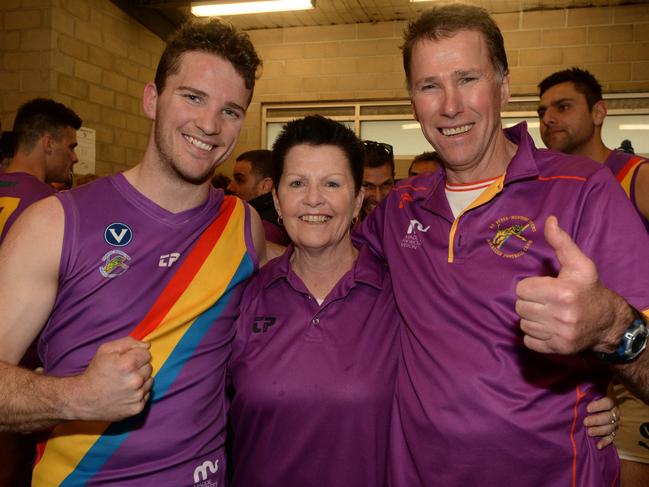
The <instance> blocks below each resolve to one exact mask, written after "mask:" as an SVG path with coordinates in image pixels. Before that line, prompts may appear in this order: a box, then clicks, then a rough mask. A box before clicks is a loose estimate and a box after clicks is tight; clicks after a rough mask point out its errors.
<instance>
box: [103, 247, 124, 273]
mask: <svg viewBox="0 0 649 487" xmlns="http://www.w3.org/2000/svg"><path fill="white" fill-rule="evenodd" d="M101 260H102V262H103V264H102V265H100V266H99V272H100V273H101V275H102V276H104V277H108V278H113V277H117V276H119V275H121V274H124V273H125V272H126V271H127V270H128V261H129V260H131V257H130V256H129V255H128V254H127V253H126V252H122V251H121V250H110V251H108V252H106V254H105V255H104V256H103V257H102V258H101Z"/></svg>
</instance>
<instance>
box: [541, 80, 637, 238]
mask: <svg viewBox="0 0 649 487" xmlns="http://www.w3.org/2000/svg"><path fill="white" fill-rule="evenodd" d="M539 95H540V97H541V100H540V102H539V108H538V114H539V122H540V132H541V138H542V139H543V143H544V144H545V145H546V146H547V148H548V149H552V150H556V151H560V152H564V153H566V154H574V155H578V156H584V157H589V158H591V159H593V160H595V161H597V162H599V163H600V164H603V165H605V166H606V167H608V168H609V169H610V170H611V171H613V174H615V176H616V178H617V179H618V181H620V183H621V184H622V187H623V188H624V189H625V191H626V193H627V195H628V196H629V198H630V199H631V202H632V203H633V205H634V206H635V207H636V209H637V210H638V214H639V215H640V216H641V218H642V220H643V222H644V224H645V227H646V228H647V230H648V231H649V164H647V160H646V159H645V158H643V157H638V156H635V155H634V154H633V153H627V152H624V151H621V150H619V149H609V148H608V147H606V145H604V141H603V140H602V126H603V125H604V120H605V119H606V114H607V107H606V102H605V101H604V99H603V97H602V87H601V85H600V84H599V82H598V81H597V79H596V78H595V76H593V75H592V74H591V73H590V72H588V71H586V70H583V69H579V68H571V69H566V70H563V71H557V72H556V73H552V74H551V75H550V76H548V77H547V78H545V79H544V80H543V81H541V82H540V83H539Z"/></svg>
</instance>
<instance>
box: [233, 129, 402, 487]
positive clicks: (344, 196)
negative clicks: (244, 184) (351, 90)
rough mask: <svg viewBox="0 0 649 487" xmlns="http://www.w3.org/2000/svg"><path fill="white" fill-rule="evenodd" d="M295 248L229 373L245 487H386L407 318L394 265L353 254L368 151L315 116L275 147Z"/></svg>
mask: <svg viewBox="0 0 649 487" xmlns="http://www.w3.org/2000/svg"><path fill="white" fill-rule="evenodd" d="M273 157H274V161H275V165H276V174H275V175H274V183H275V188H276V189H275V190H274V198H275V205H276V207H277V210H278V213H279V214H280V216H281V217H282V219H283V221H284V226H285V228H286V230H287V232H288V234H289V237H290V238H291V240H292V242H293V244H292V245H291V246H289V248H288V249H287V251H286V253H285V254H284V255H283V256H281V257H279V258H277V259H274V260H273V261H271V262H270V263H268V264H267V265H266V266H265V267H263V268H262V269H261V270H260V272H259V274H258V275H256V276H255V277H254V278H253V279H252V281H251V282H250V284H249V285H248V287H247V288H246V291H245V293H244V295H243V298H242V302H243V303H245V305H244V306H242V310H241V315H240V317H239V318H238V320H237V335H236V338H235V341H234V345H233V354H232V358H231V360H230V364H229V375H230V376H231V381H232V384H233V386H234V389H235V395H234V399H233V401H232V404H231V408H230V417H231V421H232V424H233V430H234V449H233V455H232V456H233V458H232V460H233V472H234V478H233V485H234V486H252V485H254V486H257V487H260V486H273V487H274V486H279V485H281V486H283V487H291V486H295V487H298V486H305V485H326V486H328V487H335V486H340V487H342V486H347V485H359V486H361V485H362V486H368V487H369V486H379V485H385V483H386V480H387V476H386V473H387V461H388V458H387V451H388V436H389V422H390V414H391V410H392V401H393V394H394V380H395V377H396V367H397V354H398V345H399V344H398V330H399V322H400V318H399V314H398V312H397V308H396V306H395V304H394V298H393V294H392V286H391V283H390V277H389V275H388V274H387V269H386V267H385V264H383V263H382V262H381V261H379V260H378V258H377V257H375V256H374V255H373V254H372V252H370V251H369V250H367V249H365V248H357V247H355V246H354V245H353V244H352V241H351V237H350V228H351V227H352V223H353V221H354V220H355V219H356V218H357V217H358V214H359V211H360V209H361V204H362V201H363V195H362V193H361V181H362V174H363V147H362V145H361V144H360V141H359V140H358V139H357V138H356V136H355V134H354V133H353V132H352V131H351V130H349V129H348V128H346V127H345V126H344V125H342V124H340V123H337V122H334V121H333V120H329V119H326V118H323V117H320V116H309V117H306V118H304V119H299V120H295V121H292V122H289V123H288V124H286V125H285V127H284V129H283V131H282V132H281V134H280V135H279V137H278V138H277V140H276V142H275V145H274V146H273Z"/></svg>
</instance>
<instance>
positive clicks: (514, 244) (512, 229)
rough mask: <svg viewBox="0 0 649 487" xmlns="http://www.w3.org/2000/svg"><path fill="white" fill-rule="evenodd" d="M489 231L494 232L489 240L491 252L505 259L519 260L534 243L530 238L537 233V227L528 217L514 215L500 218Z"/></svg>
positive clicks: (490, 226)
mask: <svg viewBox="0 0 649 487" xmlns="http://www.w3.org/2000/svg"><path fill="white" fill-rule="evenodd" d="M489 229H490V230H492V231H493V232H494V235H493V237H492V238H491V239H487V243H488V244H489V247H491V250H493V251H494V252H495V253H496V255H498V256H500V257H503V258H505V259H518V258H519V257H521V256H522V255H523V254H524V253H525V252H527V251H528V250H529V249H530V247H531V246H532V244H533V243H534V240H532V239H531V238H530V237H531V236H532V235H533V234H534V233H535V232H536V225H535V224H534V222H533V221H532V220H530V219H529V218H527V217H526V216H520V215H514V216H504V217H502V218H499V219H498V220H496V221H495V222H494V223H492V224H491V225H489Z"/></svg>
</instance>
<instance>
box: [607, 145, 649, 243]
mask: <svg viewBox="0 0 649 487" xmlns="http://www.w3.org/2000/svg"><path fill="white" fill-rule="evenodd" d="M646 162H647V160H646V159H644V158H642V157H640V156H636V155H634V154H627V153H626V152H622V151H619V150H615V149H614V150H612V151H611V153H610V154H609V156H608V157H607V158H606V160H605V161H604V165H605V166H606V167H608V168H609V169H610V170H611V171H613V174H615V178H616V179H617V180H618V181H619V182H620V184H621V185H622V188H624V192H625V193H626V195H627V196H628V197H629V199H630V200H631V203H633V206H634V207H635V209H636V210H637V209H638V203H637V202H636V196H635V180H636V177H637V175H638V169H640V166H642V165H643V164H645V163H646ZM638 214H639V215H640V218H642V222H643V223H644V226H645V228H646V229H647V231H648V232H649V220H647V219H646V218H645V217H644V215H642V213H640V211H638Z"/></svg>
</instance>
